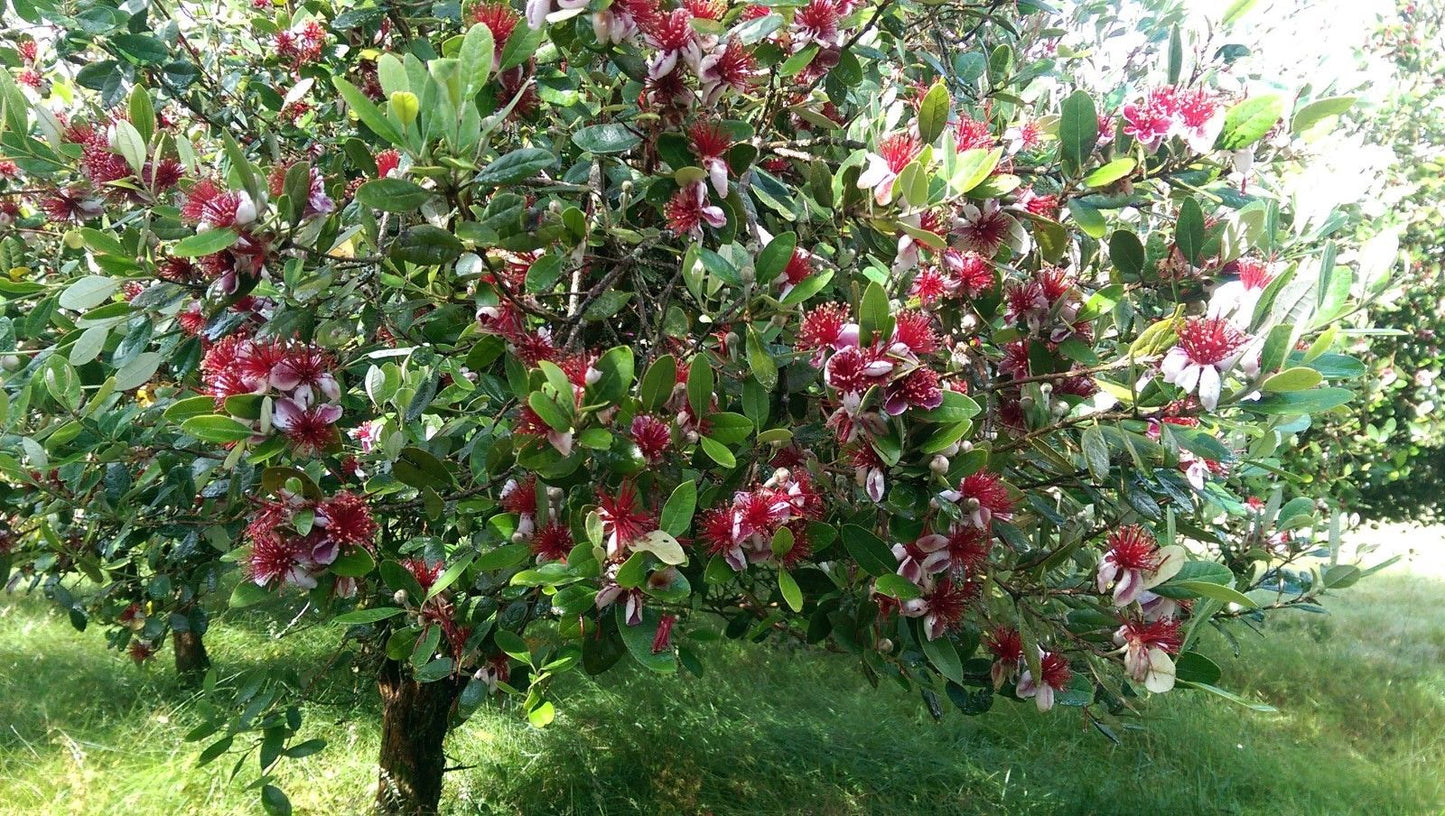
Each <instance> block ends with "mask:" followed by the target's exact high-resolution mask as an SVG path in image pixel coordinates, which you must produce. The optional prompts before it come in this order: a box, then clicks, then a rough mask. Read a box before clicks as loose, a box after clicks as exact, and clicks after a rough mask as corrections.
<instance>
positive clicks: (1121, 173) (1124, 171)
mask: <svg viewBox="0 0 1445 816" xmlns="http://www.w3.org/2000/svg"><path fill="white" fill-rule="evenodd" d="M1135 164H1136V162H1135V161H1134V160H1133V159H1129V158H1124V159H1114V160H1113V161H1111V162H1109V163H1108V164H1105V165H1103V166H1101V167H1097V168H1095V169H1094V171H1093V172H1092V173H1089V174H1088V175H1087V176H1084V186H1086V187H1107V186H1109V185H1110V184H1113V183H1114V182H1116V181H1118V180H1119V179H1121V178H1124V177H1125V176H1128V175H1129V174H1130V173H1132V172H1134V166H1135ZM1070 203H1072V202H1070Z"/></svg>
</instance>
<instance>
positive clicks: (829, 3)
mask: <svg viewBox="0 0 1445 816" xmlns="http://www.w3.org/2000/svg"><path fill="white" fill-rule="evenodd" d="M841 20H842V15H841V14H840V13H839V11H838V6H837V4H836V3H834V2H833V0H812V2H810V3H808V5H806V6H803V7H802V8H800V9H798V10H797V11H796V12H794V13H793V28H794V29H795V30H796V31H797V34H798V36H799V37H800V38H801V40H802V41H803V42H804V43H807V42H817V43H821V44H824V45H833V44H836V43H837V41H838V24H839V23H840V22H841ZM907 163H908V162H904V164H907Z"/></svg>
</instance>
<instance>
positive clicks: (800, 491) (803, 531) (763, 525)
mask: <svg viewBox="0 0 1445 816" xmlns="http://www.w3.org/2000/svg"><path fill="white" fill-rule="evenodd" d="M822 511H823V498H822V496H821V495H819V493H818V491H817V489H816V488H815V487H814V486H813V484H812V481H811V480H810V479H809V478H808V474H807V472H806V471H803V470H791V471H790V470H787V469H785V468H779V469H778V470H777V471H776V472H775V473H773V476H772V478H770V479H768V480H767V481H766V482H764V483H762V484H755V485H753V486H752V488H751V489H749V490H740V491H738V492H737V493H735V494H733V499H732V501H731V502H730V503H728V504H726V505H722V506H719V507H714V508H712V509H710V510H707V511H705V512H704V513H703V514H702V515H701V517H700V519H699V521H698V530H699V532H700V534H701V538H702V542H703V543H704V544H706V546H707V550H708V552H709V553H710V554H712V555H719V556H722V558H723V560H724V561H726V562H727V565H728V566H729V567H732V568H733V569H734V570H736V571H738V572H742V571H743V570H745V569H747V567H748V564H755V563H759V562H762V561H768V560H770V559H775V560H776V562H777V563H778V564H779V565H780V566H782V567H784V568H787V567H791V566H793V565H795V564H797V563H799V562H801V561H803V560H804V559H806V558H807V557H808V556H809V555H811V554H812V544H811V543H810V542H809V540H808V534H807V527H808V521H809V520H812V519H817V518H819V517H820V516H821V515H822ZM784 527H786V528H788V532H789V533H791V534H792V536H791V540H792V544H791V546H790V547H789V548H788V549H787V550H785V551H783V552H775V551H774V550H773V541H774V539H775V538H777V535H778V531H779V530H780V529H782V528H784Z"/></svg>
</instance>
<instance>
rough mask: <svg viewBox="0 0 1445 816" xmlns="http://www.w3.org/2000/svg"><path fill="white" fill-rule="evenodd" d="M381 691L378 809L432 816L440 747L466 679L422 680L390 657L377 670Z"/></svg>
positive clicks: (441, 767)
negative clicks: (419, 681)
mask: <svg viewBox="0 0 1445 816" xmlns="http://www.w3.org/2000/svg"><path fill="white" fill-rule="evenodd" d="M376 685H377V688H378V689H379V690H380V692H381V711H382V713H381V756H380V758H379V759H378V761H377V764H378V765H379V766H380V768H379V772H378V779H377V787H376V810H377V812H378V813H382V814H386V816H434V814H435V813H436V812H437V805H438V803H439V802H440V801H441V795H442V774H443V773H444V771H445V769H446V754H445V752H443V750H442V745H443V742H444V741H445V740H446V736H447V731H448V730H450V728H451V719H452V713H453V711H454V710H455V708H456V702H457V698H458V697H459V696H460V695H461V690H462V686H463V683H462V682H460V681H459V680H458V679H457V678H446V679H443V680H438V681H436V682H433V683H418V682H416V680H414V679H412V677H411V675H410V673H409V672H407V671H406V669H405V667H404V666H403V665H402V664H401V663H399V662H397V661H395V660H387V661H386V662H384V663H383V664H382V666H381V671H380V672H379V673H378V675H377V680H376Z"/></svg>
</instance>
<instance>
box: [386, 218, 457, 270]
mask: <svg viewBox="0 0 1445 816" xmlns="http://www.w3.org/2000/svg"><path fill="white" fill-rule="evenodd" d="M463 249H464V247H463V246H462V242H461V240H460V239H458V238H457V237H456V236H455V235H452V234H451V233H450V232H447V231H446V230H444V229H442V228H441V227H435V226H432V225H431V224H418V225H416V226H414V227H408V228H407V229H405V230H402V233H401V235H398V236H397V238H396V240H395V241H394V242H392V245H391V253H390V254H391V257H392V258H393V259H394V260H397V261H405V262H407V263H412V264H416V265H417V266H441V265H443V264H447V263H451V262H452V261H455V260H456V259H457V258H459V257H461V254H462V250H463Z"/></svg>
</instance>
